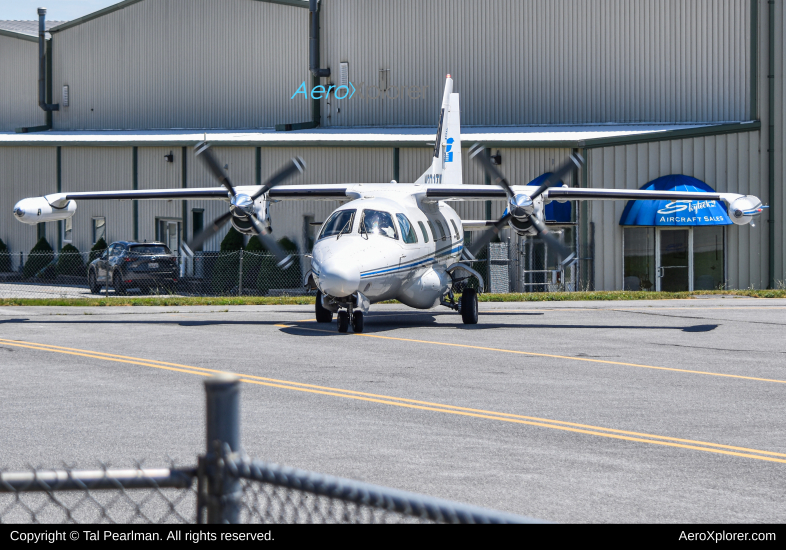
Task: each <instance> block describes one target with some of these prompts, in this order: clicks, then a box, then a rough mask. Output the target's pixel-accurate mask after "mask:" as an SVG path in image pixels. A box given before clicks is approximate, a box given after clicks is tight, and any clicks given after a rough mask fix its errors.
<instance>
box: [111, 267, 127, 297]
mask: <svg viewBox="0 0 786 550" xmlns="http://www.w3.org/2000/svg"><path fill="white" fill-rule="evenodd" d="M112 287H113V288H114V289H115V294H117V295H118V296H122V295H124V294H125V293H126V287H125V285H124V284H123V274H122V273H120V272H119V271H113V272H112Z"/></svg>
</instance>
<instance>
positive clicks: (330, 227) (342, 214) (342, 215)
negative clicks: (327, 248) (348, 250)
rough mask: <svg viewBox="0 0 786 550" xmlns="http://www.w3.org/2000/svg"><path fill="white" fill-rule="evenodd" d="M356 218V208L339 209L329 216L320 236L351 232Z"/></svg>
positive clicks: (325, 236) (333, 235)
mask: <svg viewBox="0 0 786 550" xmlns="http://www.w3.org/2000/svg"><path fill="white" fill-rule="evenodd" d="M354 219H355V210H338V211H337V212H333V215H332V216H330V218H328V221H326V222H325V225H324V226H323V227H322V233H320V234H319V238H320V239H324V238H327V237H335V236H336V235H342V234H344V233H351V232H352V225H353V223H354Z"/></svg>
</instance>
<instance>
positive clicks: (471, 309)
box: [461, 288, 478, 325]
mask: <svg viewBox="0 0 786 550" xmlns="http://www.w3.org/2000/svg"><path fill="white" fill-rule="evenodd" d="M461 320H462V321H464V324H465V325H477V324H478V292H477V290H475V289H474V288H465V289H464V294H462V295H461Z"/></svg>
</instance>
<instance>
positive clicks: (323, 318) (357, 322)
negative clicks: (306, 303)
mask: <svg viewBox="0 0 786 550" xmlns="http://www.w3.org/2000/svg"><path fill="white" fill-rule="evenodd" d="M342 306H343V307H345V308H346V309H340V310H339V311H338V313H337V314H336V320H337V321H338V331H339V332H341V333H345V332H348V331H349V327H350V325H351V326H352V331H353V332H354V333H356V334H360V333H361V332H363V312H362V311H360V310H355V309H354V307H353V306H354V304H352V303H351V301H350V302H349V303H346V304H344V303H341V304H338V307H342ZM314 312H315V313H316V315H317V323H330V322H332V321H333V312H332V311H330V310H329V309H327V308H326V307H325V306H324V305H322V292H320V291H319V290H317V299H316V303H315V304H314Z"/></svg>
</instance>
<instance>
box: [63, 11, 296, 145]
mask: <svg viewBox="0 0 786 550" xmlns="http://www.w3.org/2000/svg"><path fill="white" fill-rule="evenodd" d="M307 15H308V12H307V11H306V10H303V9H300V8H295V7H291V6H285V5H280V4H271V3H268V2H254V1H250V0H222V1H216V0H165V1H153V0H147V1H144V2H139V3H137V4H133V5H131V6H129V7H127V8H125V9H122V10H118V11H115V12H113V13H110V14H108V15H105V16H103V17H100V18H98V19H94V20H92V21H88V22H86V23H83V24H81V25H78V26H76V27H72V28H69V29H66V30H63V31H61V32H59V33H55V35H54V41H55V42H54V57H55V65H54V77H53V81H54V101H55V102H60V101H61V98H60V95H61V87H62V85H64V84H68V85H69V86H70V94H71V99H70V103H71V105H70V106H69V107H66V108H64V109H63V110H61V111H59V112H57V113H55V114H54V126H55V128H58V129H69V130H74V129H144V128H230V129H231V128H261V127H271V126H273V125H275V124H278V123H284V122H302V121H307V120H310V118H311V110H310V109H311V107H310V104H304V103H303V102H298V101H290V99H289V98H290V96H291V95H292V93H293V92H294V91H295V89H296V88H297V87H298V85H299V84H300V83H301V82H302V81H304V80H305V81H309V78H310V73H309V72H308V17H307Z"/></svg>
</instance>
